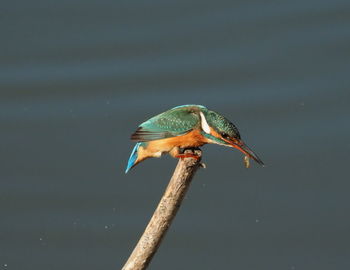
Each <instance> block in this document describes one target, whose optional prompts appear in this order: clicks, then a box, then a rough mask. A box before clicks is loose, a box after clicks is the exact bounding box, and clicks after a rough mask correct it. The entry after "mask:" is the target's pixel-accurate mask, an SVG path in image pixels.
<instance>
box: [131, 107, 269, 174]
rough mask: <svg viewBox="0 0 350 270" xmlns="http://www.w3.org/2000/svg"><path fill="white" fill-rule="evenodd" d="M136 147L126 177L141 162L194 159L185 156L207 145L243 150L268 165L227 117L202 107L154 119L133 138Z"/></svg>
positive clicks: (258, 161)
mask: <svg viewBox="0 0 350 270" xmlns="http://www.w3.org/2000/svg"><path fill="white" fill-rule="evenodd" d="M131 140H133V141H136V142H137V143H136V145H135V147H134V149H133V150H132V153H131V155H130V158H129V161H128V165H127V167H126V170H125V173H127V172H128V171H129V170H130V169H131V168H133V167H134V166H135V165H137V164H138V163H140V162H141V161H143V160H145V159H147V158H151V157H160V156H161V155H162V154H163V153H169V154H170V155H171V156H173V157H175V158H185V157H193V158H198V157H197V156H196V155H194V154H184V153H183V150H184V149H187V148H197V147H200V146H202V145H204V144H207V143H213V144H219V145H223V146H228V147H233V148H237V149H238V150H240V151H241V152H242V153H243V154H244V155H245V156H246V157H247V158H251V159H253V160H255V161H256V162H257V163H258V164H260V165H262V166H263V165H264V163H263V162H262V161H261V159H260V158H258V156H257V155H256V154H255V153H254V152H253V151H252V150H251V149H250V148H249V147H248V146H247V145H246V144H245V143H244V142H243V141H242V139H241V135H240V134H239V131H238V129H237V127H236V126H235V125H234V124H232V123H231V122H230V121H229V120H228V119H226V118H225V117H224V116H222V115H220V114H218V113H217V112H214V111H211V110H208V109H207V108H206V107H204V106H202V105H182V106H178V107H175V108H172V109H170V110H168V111H166V112H163V113H161V114H159V115H156V116H154V117H152V118H151V119H149V120H147V121H146V122H144V123H142V124H141V125H140V126H139V127H138V129H137V130H136V131H135V132H134V133H133V134H132V135H131Z"/></svg>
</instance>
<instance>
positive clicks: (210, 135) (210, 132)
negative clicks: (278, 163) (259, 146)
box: [201, 111, 264, 166]
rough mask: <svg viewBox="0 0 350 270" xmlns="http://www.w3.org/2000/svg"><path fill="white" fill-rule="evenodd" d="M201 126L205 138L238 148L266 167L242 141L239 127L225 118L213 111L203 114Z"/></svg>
mask: <svg viewBox="0 0 350 270" xmlns="http://www.w3.org/2000/svg"><path fill="white" fill-rule="evenodd" d="M201 125H202V130H203V131H204V132H203V136H205V137H206V138H207V139H209V140H210V141H211V142H212V143H216V144H220V145H224V146H228V147H234V148H237V149H238V150H240V151H241V152H242V153H243V154H245V155H246V156H248V157H249V158H252V159H254V160H255V161H256V162H257V163H259V164H260V165H262V166H263V165H264V163H263V162H262V161H261V159H260V158H259V157H258V156H257V155H256V154H255V153H254V152H253V151H252V150H251V149H250V148H249V147H248V146H247V145H246V144H245V143H244V142H243V141H242V139H241V135H240V134H239V131H238V129H237V127H236V126H235V125H234V124H232V123H231V122H230V121H229V120H228V119H226V118H225V117H224V116H222V115H220V114H218V113H216V112H213V111H207V112H206V113H203V112H202V113H201Z"/></svg>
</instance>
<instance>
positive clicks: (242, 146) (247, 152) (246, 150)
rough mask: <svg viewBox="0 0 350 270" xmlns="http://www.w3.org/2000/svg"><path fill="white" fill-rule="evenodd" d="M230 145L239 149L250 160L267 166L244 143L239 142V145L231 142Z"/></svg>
mask: <svg viewBox="0 0 350 270" xmlns="http://www.w3.org/2000/svg"><path fill="white" fill-rule="evenodd" d="M230 145H231V146H232V147H234V148H237V149H238V150H239V151H241V152H242V153H243V154H245V155H246V156H248V157H249V158H252V159H254V160H255V161H256V162H257V163H258V164H260V165H261V166H265V164H264V162H262V160H261V159H260V158H259V157H258V156H257V155H256V154H255V153H254V152H253V151H252V150H251V149H250V148H249V147H248V146H247V145H246V144H245V143H244V142H242V141H239V142H238V143H233V142H230Z"/></svg>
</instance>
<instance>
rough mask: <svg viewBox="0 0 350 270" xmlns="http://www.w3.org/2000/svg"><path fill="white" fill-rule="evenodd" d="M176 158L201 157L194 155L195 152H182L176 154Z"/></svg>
mask: <svg viewBox="0 0 350 270" xmlns="http://www.w3.org/2000/svg"><path fill="white" fill-rule="evenodd" d="M175 157H176V158H189V157H190V158H195V159H197V160H198V159H199V156H197V155H193V154H180V155H176V156H175Z"/></svg>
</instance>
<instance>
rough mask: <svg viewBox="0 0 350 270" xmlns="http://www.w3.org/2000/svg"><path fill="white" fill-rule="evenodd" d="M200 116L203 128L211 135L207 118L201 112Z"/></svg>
mask: <svg viewBox="0 0 350 270" xmlns="http://www.w3.org/2000/svg"><path fill="white" fill-rule="evenodd" d="M199 115H200V116H201V126H202V129H203V131H204V132H205V133H208V134H210V127H209V125H208V122H207V119H205V116H204V114H203V113H202V112H199Z"/></svg>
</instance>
